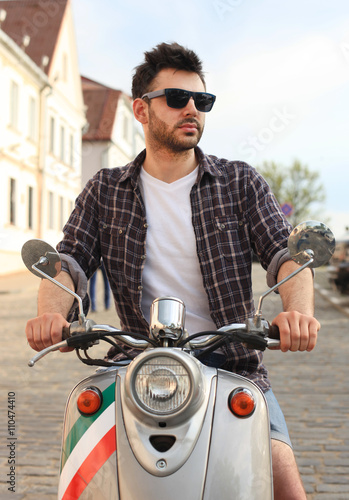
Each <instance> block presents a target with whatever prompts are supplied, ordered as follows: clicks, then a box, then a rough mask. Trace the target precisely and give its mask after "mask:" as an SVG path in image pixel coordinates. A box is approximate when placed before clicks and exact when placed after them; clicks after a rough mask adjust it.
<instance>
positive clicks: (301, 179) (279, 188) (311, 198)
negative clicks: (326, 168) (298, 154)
mask: <svg viewBox="0 0 349 500" xmlns="http://www.w3.org/2000/svg"><path fill="white" fill-rule="evenodd" d="M257 170H258V171H259V172H260V173H261V174H262V175H263V177H264V178H265V180H266V181H267V182H268V184H269V186H270V188H271V190H272V191H273V193H274V194H275V196H276V199H277V200H278V202H279V203H280V205H283V204H285V203H287V204H289V205H291V206H292V207H293V211H292V213H291V214H290V216H289V217H288V219H289V221H290V223H291V224H292V225H293V226H296V225H297V224H299V223H300V222H302V221H305V220H309V219H321V220H324V217H323V216H321V213H322V207H321V205H322V203H323V202H324V201H325V197H326V196H325V189H324V187H323V185H322V184H321V182H320V174H319V173H318V172H314V171H311V170H310V169H309V168H308V167H307V166H306V165H302V164H301V162H300V161H299V160H295V161H294V162H293V164H292V165H291V166H290V167H284V166H282V165H279V164H276V163H275V162H273V161H271V162H264V163H263V165H262V166H261V167H259V168H257Z"/></svg>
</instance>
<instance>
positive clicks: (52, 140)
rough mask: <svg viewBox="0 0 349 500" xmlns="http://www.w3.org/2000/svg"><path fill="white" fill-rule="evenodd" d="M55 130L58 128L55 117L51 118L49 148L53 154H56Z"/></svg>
mask: <svg viewBox="0 0 349 500" xmlns="http://www.w3.org/2000/svg"><path fill="white" fill-rule="evenodd" d="M55 128H56V125H55V119H54V118H53V116H51V118H50V146H49V148H50V149H49V152H50V153H51V154H54V152H55Z"/></svg>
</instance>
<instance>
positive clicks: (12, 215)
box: [9, 178, 16, 225]
mask: <svg viewBox="0 0 349 500" xmlns="http://www.w3.org/2000/svg"><path fill="white" fill-rule="evenodd" d="M9 202H10V206H9V212H10V217H9V218H10V224H13V225H15V224H16V179H12V178H11V179H10V199H9Z"/></svg>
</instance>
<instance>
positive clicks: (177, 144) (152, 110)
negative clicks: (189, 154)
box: [145, 69, 205, 152]
mask: <svg viewBox="0 0 349 500" xmlns="http://www.w3.org/2000/svg"><path fill="white" fill-rule="evenodd" d="M166 88H177V89H183V90H190V91H192V92H205V88H204V84H203V83H202V81H201V79H200V77H199V75H197V74H196V73H189V72H188V71H177V70H174V69H164V70H161V71H160V72H159V73H158V75H157V77H156V78H155V80H154V85H152V88H151V91H155V90H161V89H166ZM204 115H205V113H202V112H200V111H198V110H197V109H196V107H195V103H194V100H193V99H192V98H190V99H189V102H188V104H187V105H186V106H185V107H184V108H181V109H174V108H170V107H169V106H167V104H166V97H165V96H160V97H156V98H154V99H152V100H151V101H150V103H149V107H148V126H147V130H145V133H146V135H147V139H148V141H149V142H148V143H149V146H151V147H153V148H155V149H156V150H160V149H165V150H168V151H169V152H182V151H187V150H189V149H192V148H194V147H195V146H197V144H198V142H199V141H200V138H201V136H202V133H203V130H204V124H205V116H204Z"/></svg>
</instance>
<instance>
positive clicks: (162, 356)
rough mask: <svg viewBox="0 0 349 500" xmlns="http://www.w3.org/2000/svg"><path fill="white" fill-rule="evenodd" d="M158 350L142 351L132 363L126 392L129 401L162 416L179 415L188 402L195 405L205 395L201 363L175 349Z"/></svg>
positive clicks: (127, 378) (148, 411)
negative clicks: (203, 393)
mask: <svg viewBox="0 0 349 500" xmlns="http://www.w3.org/2000/svg"><path fill="white" fill-rule="evenodd" d="M159 351H160V350H159V349H155V350H154V351H153V352H152V353H149V352H147V353H143V354H142V355H140V356H139V357H138V358H136V360H135V361H134V362H133V363H132V364H131V365H130V366H129V368H128V371H127V375H126V391H127V393H128V396H129V398H130V400H131V401H133V403H134V404H136V406H137V407H138V408H140V409H142V410H143V411H146V412H147V413H152V414H156V415H159V416H166V415H174V414H177V413H179V412H180V411H181V410H182V408H184V407H186V406H187V405H188V404H189V403H192V404H193V405H194V406H196V404H197V403H200V402H201V395H202V375H201V372H200V369H199V367H198V364H197V363H196V362H195V360H193V359H191V358H190V357H189V356H188V355H186V354H182V353H180V352H179V353H176V352H175V350H174V349H168V350H167V349H161V353H160V352H159ZM164 351H166V352H164Z"/></svg>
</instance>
